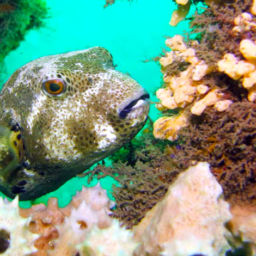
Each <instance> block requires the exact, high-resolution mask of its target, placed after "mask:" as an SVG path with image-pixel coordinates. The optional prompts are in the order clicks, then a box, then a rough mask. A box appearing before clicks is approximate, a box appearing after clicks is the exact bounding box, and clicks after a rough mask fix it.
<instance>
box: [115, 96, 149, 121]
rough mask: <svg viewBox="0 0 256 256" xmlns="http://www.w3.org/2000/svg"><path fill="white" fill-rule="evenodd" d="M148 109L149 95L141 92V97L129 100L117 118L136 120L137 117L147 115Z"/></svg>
mask: <svg viewBox="0 0 256 256" xmlns="http://www.w3.org/2000/svg"><path fill="white" fill-rule="evenodd" d="M148 109H149V94H148V93H147V92H143V93H142V94H141V95H139V96H137V97H136V98H135V99H133V100H131V101H130V102H129V103H128V104H126V105H125V106H124V107H123V108H122V109H120V110H119V117H120V118H121V119H125V118H128V117H129V118H136V116H138V115H142V114H145V113H148Z"/></svg>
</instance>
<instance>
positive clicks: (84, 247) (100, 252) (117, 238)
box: [77, 220, 138, 256]
mask: <svg viewBox="0 0 256 256" xmlns="http://www.w3.org/2000/svg"><path fill="white" fill-rule="evenodd" d="M137 245H138V243H137V242H135V241H134V240H133V233H132V232H131V231H129V230H127V229H125V228H123V227H120V223H119V221H118V220H113V221H112V224H111V226H110V227H108V228H106V229H99V228H98V227H97V226H94V227H93V229H92V230H91V232H90V233H89V235H88V237H87V238H86V240H85V241H84V242H83V243H81V244H79V245H78V246H77V249H78V251H79V252H80V254H81V255H86V256H120V255H122V256H131V255H132V254H133V251H134V250H135V248H136V247H137Z"/></svg>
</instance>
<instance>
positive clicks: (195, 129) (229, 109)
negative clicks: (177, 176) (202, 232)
mask: <svg viewBox="0 0 256 256" xmlns="http://www.w3.org/2000/svg"><path fill="white" fill-rule="evenodd" d="M206 3H207V4H208V8H207V9H206V10H205V11H204V12H203V13H201V14H195V16H194V18H193V20H192V22H191V27H192V31H193V32H194V33H197V37H196V38H197V41H195V40H188V42H187V43H186V44H185V43H184V41H183V39H182V37H180V36H175V37H174V38H171V39H168V40H167V41H166V44H167V45H168V46H169V47H170V48H171V49H172V51H171V52H167V54H166V56H164V57H162V58H161V59H160V64H161V66H162V72H163V73H164V82H165V87H164V88H161V89H159V90H158V91H157V93H156V94H157V97H158V98H159V99H160V103H159V104H158V108H159V109H160V110H162V111H163V112H166V111H167V110H169V109H170V110H172V109H178V108H179V109H181V110H182V111H180V112H179V114H178V115H176V116H175V115H173V116H166V117H161V118H160V119H158V120H157V121H156V122H155V124H154V135H155V137H156V138H160V139H168V140H176V139H177V138H178V137H179V138H180V139H181V150H178V151H177V150H176V149H175V148H169V152H170V154H175V157H176V159H178V160H177V161H183V164H181V165H180V166H179V167H178V168H179V169H180V170H182V169H183V170H184V169H185V168H187V167H188V166H190V165H191V163H192V162H193V161H195V160H196V161H207V162H209V163H210V164H211V167H212V171H213V173H214V174H215V176H216V177H217V179H218V181H219V182H220V183H221V185H222V187H223V190H224V195H225V198H226V199H228V200H230V202H232V203H233V204H236V203H238V202H246V203H249V202H250V204H255V198H256V190H255V182H256V173H255V164H256V162H255V153H256V149H255V147H254V141H255V134H256V133H255V132H256V130H255V122H256V116H255V107H256V106H255V103H254V101H255V99H256V92H255V90H256V89H255V88H256V87H255V85H254V84H255V81H256V80H255V56H256V54H255V51H256V50H255V49H256V44H255V40H256V33H255V24H256V23H255V21H256V19H255V17H254V16H253V15H254V12H253V11H252V12H251V13H250V11H251V10H252V9H253V6H254V5H253V6H252V1H249V0H248V1H247V0H246V1H231V2H230V1H228V2H226V1H224V2H218V1H208V2H206ZM180 120H182V122H180ZM176 122H178V125H175V124H176ZM177 166H178V165H177Z"/></svg>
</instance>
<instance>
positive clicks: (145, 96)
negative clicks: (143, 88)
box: [119, 93, 149, 119]
mask: <svg viewBox="0 0 256 256" xmlns="http://www.w3.org/2000/svg"><path fill="white" fill-rule="evenodd" d="M147 99H149V94H148V93H145V94H143V95H142V96H140V97H139V98H138V99H135V100H133V101H132V102H130V103H129V104H128V105H127V106H126V107H125V108H123V109H122V110H121V111H120V112H119V117H120V118H122V119H124V118H126V116H127V115H128V114H129V113H130V112H131V111H132V110H133V109H134V106H135V105H136V104H137V103H138V101H140V100H147Z"/></svg>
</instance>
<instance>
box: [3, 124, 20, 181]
mask: <svg viewBox="0 0 256 256" xmlns="http://www.w3.org/2000/svg"><path fill="white" fill-rule="evenodd" d="M23 158H24V147H23V141H22V138H21V132H20V130H17V129H15V130H12V129H10V128H8V127H5V126H2V125H0V180H1V181H2V182H6V181H7V180H8V177H10V175H11V174H12V173H13V171H14V170H15V169H16V168H17V167H18V166H19V165H20V164H21V163H22V161H23Z"/></svg>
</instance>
